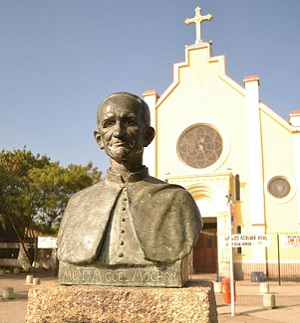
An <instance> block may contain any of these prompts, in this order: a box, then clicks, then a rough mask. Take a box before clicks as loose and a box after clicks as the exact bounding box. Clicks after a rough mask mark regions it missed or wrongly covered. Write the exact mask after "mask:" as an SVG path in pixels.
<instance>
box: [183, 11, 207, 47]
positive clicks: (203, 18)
mask: <svg viewBox="0 0 300 323" xmlns="http://www.w3.org/2000/svg"><path fill="white" fill-rule="evenodd" d="M200 12H201V8H200V7H197V8H195V17H194V18H187V19H185V21H184V22H185V23H186V24H187V25H189V24H195V25H196V42H195V44H201V43H202V39H201V23H202V21H207V20H211V18H212V17H213V16H212V15H210V14H208V15H205V16H201V15H200Z"/></svg>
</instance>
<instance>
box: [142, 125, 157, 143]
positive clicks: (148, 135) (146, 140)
mask: <svg viewBox="0 0 300 323" xmlns="http://www.w3.org/2000/svg"><path fill="white" fill-rule="evenodd" d="M154 137H155V130H154V128H152V127H148V128H147V130H146V131H145V137H144V147H147V146H148V145H150V144H151V142H152V140H153V138H154Z"/></svg>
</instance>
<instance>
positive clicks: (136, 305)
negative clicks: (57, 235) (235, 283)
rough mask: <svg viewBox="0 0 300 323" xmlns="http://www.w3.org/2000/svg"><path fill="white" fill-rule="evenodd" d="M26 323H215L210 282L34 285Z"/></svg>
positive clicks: (215, 315)
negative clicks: (175, 285) (167, 285)
mask: <svg viewBox="0 0 300 323" xmlns="http://www.w3.org/2000/svg"><path fill="white" fill-rule="evenodd" d="M28 297H29V298H28V307H27V316H26V323H40V322H43V323H61V322H72V323H85V322H89V323H96V322H97V323H98V322H103V323H105V322H106V323H108V322H114V323H118V322H122V323H124V322H139V323H144V322H147V323H148V322H149V323H150V322H152V323H154V322H174V323H175V322H197V323H202V322H203V323H204V322H206V323H217V322H218V319H217V310H216V301H215V296H214V291H213V284H212V283H211V282H210V281H204V280H202V281H195V282H189V283H188V284H187V286H186V287H183V288H160V287H115V286H81V285H74V286H62V285H58V284H46V285H37V286H35V287H33V288H31V289H30V290H29V295H28Z"/></svg>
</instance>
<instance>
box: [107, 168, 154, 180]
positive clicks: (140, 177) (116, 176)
mask: <svg viewBox="0 0 300 323" xmlns="http://www.w3.org/2000/svg"><path fill="white" fill-rule="evenodd" d="M148 176H149V173H148V168H147V167H146V166H143V168H142V170H141V171H139V172H137V173H132V174H131V175H130V176H129V178H128V180H127V181H125V180H124V178H123V177H122V175H120V174H113V173H112V171H111V169H110V168H109V169H108V170H107V173H106V179H107V180H108V181H110V182H115V183H120V184H122V183H125V182H126V183H134V182H138V181H142V180H143V179H145V178H146V177H148Z"/></svg>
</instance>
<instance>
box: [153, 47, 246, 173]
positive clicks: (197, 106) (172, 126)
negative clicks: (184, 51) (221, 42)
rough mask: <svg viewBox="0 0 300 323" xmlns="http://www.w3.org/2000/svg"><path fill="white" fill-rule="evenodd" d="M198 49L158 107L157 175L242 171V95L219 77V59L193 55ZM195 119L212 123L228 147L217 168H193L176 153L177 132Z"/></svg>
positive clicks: (182, 68)
mask: <svg viewBox="0 0 300 323" xmlns="http://www.w3.org/2000/svg"><path fill="white" fill-rule="evenodd" d="M201 51H203V50H201ZM201 51H200V50H198V51H197V52H196V51H194V53H193V55H192V56H195V57H192V58H191V59H190V64H192V63H193V62H195V64H194V65H195V66H194V65H193V66H187V67H181V68H180V70H179V77H178V79H179V80H180V84H178V85H177V86H176V87H175V88H174V89H173V90H172V92H171V93H170V94H169V95H168V96H167V98H166V99H165V100H164V101H163V102H162V103H161V104H160V105H159V106H158V107H157V124H156V130H157V133H158V136H160V138H159V142H158V143H157V153H158V160H159V161H158V163H157V176H158V177H160V178H163V177H164V175H165V174H166V173H171V175H178V174H184V173H190V174H191V173H198V174H199V173H210V172H212V171H219V172H223V171H224V170H227V168H235V169H237V170H238V171H240V172H243V170H245V167H246V166H245V165H244V164H245V162H244V161H242V160H245V156H244V154H243V153H242V151H243V150H242V143H241V142H242V140H243V139H245V130H244V126H243V120H244V118H245V116H244V100H243V96H242V95H241V94H240V93H238V92H237V91H235V90H234V89H233V88H231V87H228V85H227V84H226V83H225V82H224V80H222V79H221V78H219V76H218V72H219V64H218V63H208V61H207V59H206V55H204V58H205V59H204V58H203V55H200V54H199V55H198V56H197V55H196V54H197V53H198V52H201ZM203 60H204V62H203ZM196 123H209V124H212V125H213V126H214V127H216V128H217V129H218V131H220V133H221V135H222V137H223V140H224V143H225V149H226V150H227V151H226V158H223V164H222V165H217V166H218V167H217V168H216V167H214V165H213V167H211V168H210V169H205V170H197V169H193V168H190V167H188V166H185V165H183V164H182V163H181V161H180V160H179V158H178V156H177V151H176V145H177V140H178V138H179V136H180V135H181V133H182V132H183V131H184V130H185V129H186V128H188V127H189V126H191V125H193V124H196ZM236 133H239V135H238V136H237V135H236ZM160 134H161V135H160ZM241 139H242V140H241ZM234 152H237V153H236V154H234ZM166 156H167V158H166ZM170 158H171V160H172V162H170ZM234 171H235V170H234Z"/></svg>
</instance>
